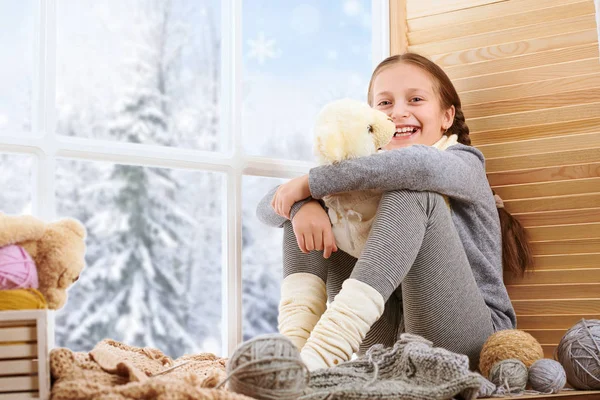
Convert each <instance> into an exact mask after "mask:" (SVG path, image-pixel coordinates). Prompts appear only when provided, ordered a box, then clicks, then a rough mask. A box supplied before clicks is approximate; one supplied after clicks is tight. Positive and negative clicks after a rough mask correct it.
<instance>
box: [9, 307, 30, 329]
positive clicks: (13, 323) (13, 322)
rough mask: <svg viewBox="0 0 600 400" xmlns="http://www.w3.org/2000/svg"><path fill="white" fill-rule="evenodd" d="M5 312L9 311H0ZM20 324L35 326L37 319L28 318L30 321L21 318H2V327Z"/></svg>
mask: <svg viewBox="0 0 600 400" xmlns="http://www.w3.org/2000/svg"><path fill="white" fill-rule="evenodd" d="M5 312H7V311H2V312H0V314H2V313H5ZM20 326H35V320H33V321H32V320H28V321H21V320H15V321H10V320H6V321H2V320H0V328H9V327H20Z"/></svg>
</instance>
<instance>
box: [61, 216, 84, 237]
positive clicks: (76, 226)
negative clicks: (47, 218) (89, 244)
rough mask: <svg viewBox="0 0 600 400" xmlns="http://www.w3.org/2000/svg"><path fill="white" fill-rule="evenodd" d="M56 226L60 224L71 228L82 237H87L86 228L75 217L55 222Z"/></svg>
mask: <svg viewBox="0 0 600 400" xmlns="http://www.w3.org/2000/svg"><path fill="white" fill-rule="evenodd" d="M55 224H56V226H60V227H63V228H66V229H69V230H70V231H72V232H73V233H75V234H76V235H77V236H79V237H80V238H83V239H85V237H86V230H85V227H84V226H83V224H82V223H81V222H79V221H78V220H76V219H73V218H64V219H61V220H60V221H58V222H55Z"/></svg>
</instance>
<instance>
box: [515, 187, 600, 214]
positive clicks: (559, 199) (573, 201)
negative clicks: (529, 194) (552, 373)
mask: <svg viewBox="0 0 600 400" xmlns="http://www.w3.org/2000/svg"><path fill="white" fill-rule="evenodd" d="M598 204H600V192H597V193H589V194H573V195H568V196H552V197H540V198H534V199H520V200H505V201H504V206H505V207H506V209H507V210H508V212H510V213H526V212H536V211H551V210H575V209H579V208H592V207H594V206H597V205H598Z"/></svg>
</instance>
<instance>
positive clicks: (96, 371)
mask: <svg viewBox="0 0 600 400" xmlns="http://www.w3.org/2000/svg"><path fill="white" fill-rule="evenodd" d="M225 362H226V360H225V359H223V358H219V357H217V356H215V355H214V354H209V353H203V354H198V355H186V356H183V357H180V358H178V359H177V360H174V361H173V360H172V359H171V358H169V357H168V356H166V355H164V354H163V353H162V352H161V351H159V350H157V349H150V348H138V347H132V346H128V345H125V344H123V343H119V342H117V341H114V340H108V339H106V340H103V341H102V342H100V343H98V345H97V346H96V347H95V348H94V349H93V350H92V351H91V352H89V353H83V352H72V351H71V350H69V349H66V348H57V349H53V350H52V351H51V353H50V372H51V374H52V379H53V385H52V399H53V400H63V399H65V400H67V399H69V400H74V399H82V400H83V399H100V400H109V399H110V400H124V399H159V400H160V399H164V400H167V399H168V400H179V399H181V400H184V399H185V400H188V399H189V400H192V399H206V400H249V399H250V398H249V397H246V396H243V395H240V394H236V393H232V392H229V391H226V390H223V389H215V388H214V387H215V386H216V385H217V384H218V383H219V382H220V381H221V380H223V379H224V378H225ZM177 365H181V366H179V367H176V368H174V369H172V370H169V368H171V367H173V366H177Z"/></svg>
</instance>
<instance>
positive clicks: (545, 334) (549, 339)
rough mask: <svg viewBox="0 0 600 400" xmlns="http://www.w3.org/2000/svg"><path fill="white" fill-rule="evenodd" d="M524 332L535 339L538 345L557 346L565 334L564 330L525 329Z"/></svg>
mask: <svg viewBox="0 0 600 400" xmlns="http://www.w3.org/2000/svg"><path fill="white" fill-rule="evenodd" d="M525 332H527V333H529V334H530V335H531V336H533V337H534V338H536V339H537V341H538V342H540V344H556V345H557V344H558V343H559V342H560V339H562V337H563V336H564V335H565V333H566V332H567V330H566V329H526V330H525Z"/></svg>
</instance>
